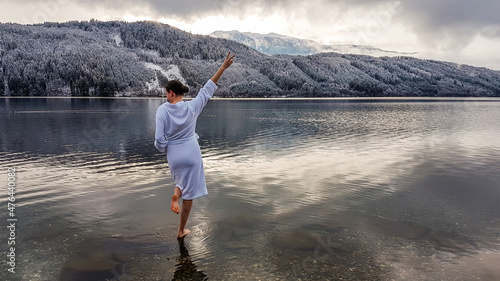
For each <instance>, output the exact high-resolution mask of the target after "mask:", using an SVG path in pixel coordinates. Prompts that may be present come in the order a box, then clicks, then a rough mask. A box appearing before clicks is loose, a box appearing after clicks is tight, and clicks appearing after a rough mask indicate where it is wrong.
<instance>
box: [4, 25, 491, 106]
mask: <svg viewBox="0 0 500 281" xmlns="http://www.w3.org/2000/svg"><path fill="white" fill-rule="evenodd" d="M241 36H246V35H244V34H243V35H241ZM269 36H270V37H271V38H273V37H274V38H276V39H280V40H281V38H282V36H279V35H273V34H271V35H269ZM269 36H268V37H269ZM0 38H1V40H0V96H54V95H55V96H90V97H94V96H96V97H98V96H160V95H162V94H164V90H163V89H162V88H161V86H162V85H163V84H164V83H165V82H166V81H168V80H170V79H179V80H181V81H184V82H186V83H187V85H188V86H189V87H190V89H191V92H190V95H191V96H192V95H194V94H196V93H197V91H198V89H200V88H201V87H202V86H203V85H204V84H205V82H206V81H207V80H208V79H209V78H210V77H211V76H212V75H213V73H214V72H215V71H216V70H217V68H218V67H219V66H220V64H221V62H222V61H223V59H224V57H225V56H226V54H227V52H228V51H231V52H233V53H234V54H236V59H235V63H234V64H233V66H232V67H231V69H230V71H227V73H225V74H224V76H223V77H222V79H221V80H220V82H219V90H218V91H217V96H218V97H237V98H241V97H245V98H247V97H249V98H262V97H408V96H411V97H498V96H500V72H499V71H493V70H490V69H486V68H479V67H473V66H468V65H460V64H456V63H452V62H443V61H435V60H421V59H416V58H412V57H405V56H394V57H388V56H384V57H375V56H367V55H356V54H341V53H335V52H329V53H318V54H315V55H273V56H270V55H267V54H264V53H261V52H258V51H256V50H255V49H253V48H250V47H249V46H247V45H244V44H241V43H238V42H236V41H232V40H227V39H220V38H213V37H210V36H201V35H193V34H190V33H187V32H184V31H182V30H180V29H177V28H175V27H172V26H169V25H166V24H161V23H158V22H132V23H131V22H121V21H110V22H100V21H94V20H92V21H83V22H78V21H74V22H65V23H49V22H47V23H44V24H35V25H21V24H0ZM245 38H246V37H245ZM283 48H285V47H283Z"/></svg>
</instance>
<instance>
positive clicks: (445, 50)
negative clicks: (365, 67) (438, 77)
mask: <svg viewBox="0 0 500 281" xmlns="http://www.w3.org/2000/svg"><path fill="white" fill-rule="evenodd" d="M0 4H1V7H2V9H1V11H0V22H17V23H40V22H44V21H69V20H90V19H91V18H94V19H97V20H127V21H135V20H144V19H148V20H157V21H160V22H163V23H167V24H170V25H172V26H175V27H178V28H180V29H183V30H186V31H190V32H192V33H197V34H209V33H211V32H213V31H216V30H239V31H249V32H257V33H270V32H275V33H279V34H284V35H288V36H293V37H298V38H303V39H312V40H315V41H318V42H320V43H325V44H330V43H332V44H336V43H353V44H363V45H371V46H374V47H378V48H382V49H387V50H394V51H401V52H418V55H417V57H420V58H430V59H439V60H447V61H454V62H457V63H465V64H471V65H474V66H484V67H488V68H492V69H495V70H500V53H499V52H498V50H500V16H499V14H498V11H500V1H498V0H481V1H470V0H399V1H394V0H293V1H292V0H252V1H242V0H176V1H169V0H168V1H162V0H142V1H141V0H85V1H82V0H41V1H40V0H37V1H35V0H0Z"/></svg>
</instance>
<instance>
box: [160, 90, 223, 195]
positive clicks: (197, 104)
mask: <svg viewBox="0 0 500 281" xmlns="http://www.w3.org/2000/svg"><path fill="white" fill-rule="evenodd" d="M215 90H217V85H215V83H214V82H212V80H208V82H207V83H206V84H205V86H204V87H203V88H202V89H201V90H200V92H199V93H198V95H197V96H196V98H194V99H193V100H190V101H181V102H178V103H175V104H171V103H169V102H166V103H164V104H162V105H160V106H159V107H158V109H157V110H156V133H155V146H156V148H157V149H158V150H159V151H160V152H163V153H165V152H167V161H168V164H169V167H170V172H171V173H172V176H173V177H174V181H175V186H177V187H179V188H180V190H181V191H182V199H184V200H191V199H195V198H198V197H201V196H204V195H207V194H208V191H207V185H206V183H205V171H204V170H203V161H202V158H201V150H200V146H199V144H198V135H197V134H196V132H195V128H196V119H197V118H198V116H199V115H200V113H201V111H202V110H203V107H205V105H206V104H207V102H208V100H209V99H210V98H211V97H212V96H213V94H214V92H215Z"/></svg>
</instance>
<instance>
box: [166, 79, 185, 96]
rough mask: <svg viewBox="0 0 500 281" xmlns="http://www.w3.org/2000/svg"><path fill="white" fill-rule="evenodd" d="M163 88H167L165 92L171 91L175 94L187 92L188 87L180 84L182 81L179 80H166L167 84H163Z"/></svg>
mask: <svg viewBox="0 0 500 281" xmlns="http://www.w3.org/2000/svg"><path fill="white" fill-rule="evenodd" d="M165 89H166V90H167V92H168V91H172V92H174V93H175V94H176V95H184V94H185V93H187V92H189V88H188V87H186V86H184V85H182V83H181V82H180V81H179V80H170V81H168V83H167V85H166V86H165Z"/></svg>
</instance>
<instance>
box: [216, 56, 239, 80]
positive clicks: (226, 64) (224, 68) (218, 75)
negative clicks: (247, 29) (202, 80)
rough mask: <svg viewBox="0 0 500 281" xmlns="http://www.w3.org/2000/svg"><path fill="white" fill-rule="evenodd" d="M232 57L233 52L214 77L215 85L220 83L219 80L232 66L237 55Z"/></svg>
mask: <svg viewBox="0 0 500 281" xmlns="http://www.w3.org/2000/svg"><path fill="white" fill-rule="evenodd" d="M230 55H231V52H229V53H227V56H226V59H225V60H224V62H223V63H222V65H221V66H220V67H219V70H217V72H216V73H215V74H214V76H213V77H212V79H211V80H212V81H213V82H214V83H217V82H219V79H220V77H221V76H222V73H224V70H226V69H227V68H228V67H230V66H231V64H233V62H234V61H233V59H234V56H235V55H232V56H231V57H230Z"/></svg>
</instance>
